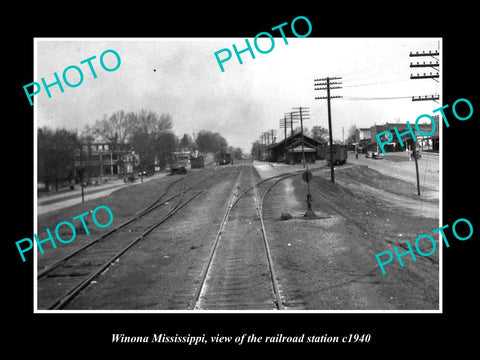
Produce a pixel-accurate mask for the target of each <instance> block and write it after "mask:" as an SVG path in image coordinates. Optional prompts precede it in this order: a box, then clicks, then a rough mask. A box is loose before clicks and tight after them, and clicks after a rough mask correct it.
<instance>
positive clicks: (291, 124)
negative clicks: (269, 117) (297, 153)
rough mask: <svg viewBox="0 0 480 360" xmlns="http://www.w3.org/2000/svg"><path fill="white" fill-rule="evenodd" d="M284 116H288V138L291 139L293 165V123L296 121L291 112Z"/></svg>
mask: <svg viewBox="0 0 480 360" xmlns="http://www.w3.org/2000/svg"><path fill="white" fill-rule="evenodd" d="M285 115H288V116H290V136H291V137H292V164H293V163H294V153H293V123H294V122H297V121H298V120H296V119H294V118H293V112H289V113H285Z"/></svg>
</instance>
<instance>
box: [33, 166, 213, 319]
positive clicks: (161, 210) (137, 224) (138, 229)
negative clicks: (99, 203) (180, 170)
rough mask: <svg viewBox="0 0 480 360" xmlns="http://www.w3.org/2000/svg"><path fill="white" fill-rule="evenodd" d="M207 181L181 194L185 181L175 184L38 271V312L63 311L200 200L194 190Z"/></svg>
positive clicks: (189, 187)
mask: <svg viewBox="0 0 480 360" xmlns="http://www.w3.org/2000/svg"><path fill="white" fill-rule="evenodd" d="M208 177H209V176H208V175H207V176H204V177H203V178H201V179H200V180H199V181H196V182H195V183H194V184H193V185H190V186H188V187H185V185H183V186H182V187H181V189H180V190H175V188H176V187H178V185H179V184H180V183H181V182H182V181H183V180H184V179H185V177H182V178H180V179H178V180H175V181H173V182H172V183H170V184H169V185H168V187H167V188H166V189H165V191H164V192H163V193H162V194H161V195H160V196H159V197H158V198H157V199H155V201H153V202H152V203H151V204H149V205H148V206H147V207H145V208H144V209H142V210H141V211H140V212H138V213H137V214H136V215H134V216H133V217H132V218H130V219H128V220H127V221H125V222H123V223H122V224H120V225H118V226H116V227H115V228H112V229H111V230H109V231H108V232H106V233H104V234H102V235H101V236H99V237H98V238H96V239H94V240H93V241H91V242H89V243H87V244H85V245H84V246H82V247H80V248H79V249H77V250H76V251H74V252H72V253H70V254H68V255H67V256H65V257H63V258H61V259H59V260H57V261H56V262H55V263H52V264H50V265H49V266H48V267H46V268H44V269H42V270H41V271H39V272H38V274H37V288H38V294H39V296H38V298H39V300H40V301H41V302H42V303H41V304H39V306H38V308H39V309H48V310H56V309H62V308H64V307H65V306H66V305H67V304H68V303H70V302H71V301H72V300H73V299H74V298H75V297H76V296H77V295H78V294H79V293H80V292H81V291H82V290H83V289H85V288H86V287H87V286H89V285H90V284H91V283H92V282H93V281H94V279H96V278H97V277H98V276H99V275H101V274H102V273H104V272H105V271H107V270H108V268H109V267H110V266H112V265H113V264H114V263H115V262H116V261H117V260H118V259H119V258H120V257H121V256H122V255H123V254H124V253H125V252H126V251H128V249H130V248H131V247H132V246H134V245H135V244H136V243H138V242H139V241H141V240H142V239H143V238H144V237H146V236H148V234H149V233H150V232H151V231H153V230H154V229H156V228H157V227H158V226H160V225H161V224H162V223H164V222H165V221H167V220H168V219H169V218H170V217H172V216H173V215H174V214H176V213H177V212H178V211H179V210H180V209H181V208H183V207H184V206H186V205H187V204H188V203H190V202H191V201H192V200H193V199H195V198H196V197H197V196H199V195H200V194H201V193H202V190H195V188H196V187H198V186H200V185H201V184H203V183H204V181H205V180H206V179H207V178H208ZM172 193H173V194H172ZM172 203H173V205H172ZM42 291H43V292H42ZM40 294H41V295H42V296H40Z"/></svg>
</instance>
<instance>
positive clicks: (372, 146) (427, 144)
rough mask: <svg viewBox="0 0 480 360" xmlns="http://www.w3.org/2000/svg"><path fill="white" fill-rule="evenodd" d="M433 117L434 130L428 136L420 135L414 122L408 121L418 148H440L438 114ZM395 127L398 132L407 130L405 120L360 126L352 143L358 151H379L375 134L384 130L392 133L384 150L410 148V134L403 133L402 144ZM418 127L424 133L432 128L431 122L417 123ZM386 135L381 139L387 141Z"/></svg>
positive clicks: (437, 149) (411, 141)
mask: <svg viewBox="0 0 480 360" xmlns="http://www.w3.org/2000/svg"><path fill="white" fill-rule="evenodd" d="M433 118H434V119H435V125H436V126H435V131H434V132H433V133H432V134H431V135H429V136H422V135H420V134H419V133H418V131H417V129H416V128H415V122H413V123H412V122H410V126H411V127H412V129H413V131H414V133H415V137H416V139H417V141H416V146H417V148H418V150H422V151H433V152H438V151H439V149H440V145H439V144H440V136H439V126H440V124H439V116H438V115H435V116H433ZM395 127H396V128H397V131H398V132H399V133H400V134H402V133H404V132H407V131H408V130H409V129H408V126H407V124H406V122H403V123H385V124H383V125H373V126H371V127H370V128H360V129H357V130H356V133H355V142H354V145H355V146H356V147H357V150H358V152H359V153H366V152H367V151H381V150H380V149H379V146H378V141H377V137H376V136H377V134H380V133H382V132H384V131H390V132H391V133H392V134H393V139H392V141H391V142H390V143H388V144H386V145H385V147H384V148H385V152H393V151H405V150H412V144H413V142H414V141H413V138H412V136H411V135H410V134H409V133H407V134H405V135H403V136H402V137H401V139H402V142H403V145H404V146H402V145H401V144H400V141H399V140H398V137H397V135H396V133H395V130H394V128H395ZM418 128H419V129H420V130H421V132H423V133H424V134H428V133H430V132H431V130H432V124H431V122H426V123H424V124H420V123H419V124H418ZM388 136H390V135H389V134H388V133H387V134H384V135H382V141H387V137H388Z"/></svg>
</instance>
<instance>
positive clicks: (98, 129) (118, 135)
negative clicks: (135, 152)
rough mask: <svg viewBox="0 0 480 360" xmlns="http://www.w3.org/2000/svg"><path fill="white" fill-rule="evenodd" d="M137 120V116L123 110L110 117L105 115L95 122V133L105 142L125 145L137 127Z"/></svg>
mask: <svg viewBox="0 0 480 360" xmlns="http://www.w3.org/2000/svg"><path fill="white" fill-rule="evenodd" d="M136 120H137V119H136V117H135V114H133V113H132V112H129V113H125V111H123V110H119V111H116V112H114V113H113V114H111V115H110V116H109V117H107V115H106V114H105V115H103V118H102V119H100V120H97V121H96V122H95V125H94V133H95V134H96V135H99V136H100V137H101V138H102V139H103V140H104V141H107V142H109V143H112V144H121V145H124V144H126V143H127V142H128V140H129V137H130V136H131V135H132V133H133V131H134V129H135V127H136V125H137V123H136Z"/></svg>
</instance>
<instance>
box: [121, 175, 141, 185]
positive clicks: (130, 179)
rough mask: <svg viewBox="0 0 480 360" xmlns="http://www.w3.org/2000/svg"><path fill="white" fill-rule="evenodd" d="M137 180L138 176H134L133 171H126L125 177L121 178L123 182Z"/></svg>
mask: <svg viewBox="0 0 480 360" xmlns="http://www.w3.org/2000/svg"><path fill="white" fill-rule="evenodd" d="M137 180H138V178H136V177H135V175H134V174H133V173H126V174H125V177H124V178H123V182H125V183H128V182H135V181H137Z"/></svg>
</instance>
